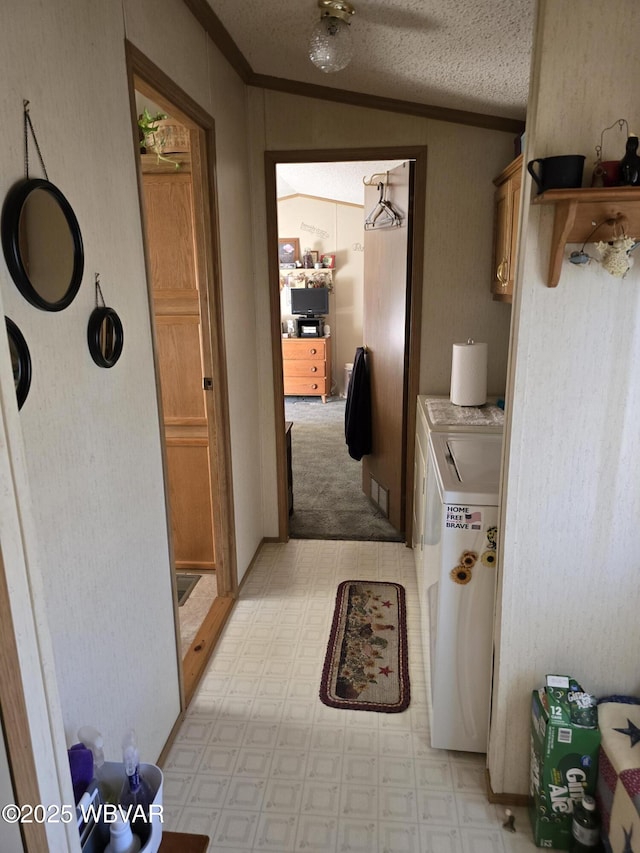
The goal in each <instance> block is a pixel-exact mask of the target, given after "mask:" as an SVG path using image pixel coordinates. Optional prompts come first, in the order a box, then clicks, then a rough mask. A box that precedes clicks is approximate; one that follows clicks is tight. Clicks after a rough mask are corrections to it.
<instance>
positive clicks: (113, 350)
mask: <svg viewBox="0 0 640 853" xmlns="http://www.w3.org/2000/svg"><path fill="white" fill-rule="evenodd" d="M95 285H96V307H95V308H94V309H93V311H92V312H91V316H90V317H89V325H88V327H87V342H88V344H89V352H90V353H91V358H92V359H93V360H94V361H95V363H96V364H97V365H98V367H113V365H114V364H115V363H116V362H117V361H118V359H119V358H120V356H121V355H122V347H123V345H124V332H123V329H122V322H121V321H120V317H118V315H117V314H116V312H115V311H114V310H113V308H108V307H107V306H106V305H105V301H104V296H103V295H102V288H101V287H100V275H99V274H98V273H96V275H95ZM99 301H101V302H102V305H100V304H99Z"/></svg>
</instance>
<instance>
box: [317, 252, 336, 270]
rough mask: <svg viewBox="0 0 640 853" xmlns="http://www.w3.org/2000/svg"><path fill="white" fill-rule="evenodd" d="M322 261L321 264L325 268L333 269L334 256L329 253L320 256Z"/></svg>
mask: <svg viewBox="0 0 640 853" xmlns="http://www.w3.org/2000/svg"><path fill="white" fill-rule="evenodd" d="M320 260H321V262H322V266H323V267H324V268H325V269H328V270H332V269H335V266H336V256H335V255H331V254H325V255H322V256H321V257H320Z"/></svg>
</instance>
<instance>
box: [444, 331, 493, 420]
mask: <svg viewBox="0 0 640 853" xmlns="http://www.w3.org/2000/svg"><path fill="white" fill-rule="evenodd" d="M450 399H451V402H452V403H454V404H455V405H456V406H483V405H484V404H485V403H486V402H487V345H486V344H478V343H475V342H474V341H472V340H469V341H467V343H466V344H454V345H453V354H452V357H451V394H450Z"/></svg>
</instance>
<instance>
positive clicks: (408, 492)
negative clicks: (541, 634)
mask: <svg viewBox="0 0 640 853" xmlns="http://www.w3.org/2000/svg"><path fill="white" fill-rule="evenodd" d="M360 160H414V161H415V172H414V182H413V217H412V233H411V234H409V235H408V239H409V245H410V247H411V248H410V251H409V256H408V259H407V260H408V266H409V269H408V280H409V287H408V294H407V296H408V307H407V333H406V347H405V354H406V355H405V358H406V364H405V382H406V387H407V392H406V407H405V409H406V410H405V413H404V430H403V436H404V438H403V442H404V444H405V452H404V457H405V484H406V485H405V496H404V501H405V540H406V542H407V543H410V542H411V533H412V530H411V527H412V519H411V516H412V510H413V462H414V459H413V457H414V443H413V435H414V433H415V423H416V413H415V404H414V401H415V399H416V397H417V396H418V388H419V383H420V341H421V334H422V288H423V274H424V229H425V222H426V210H425V207H426V199H427V146H425V145H406V146H405V145H398V146H391V147H382V148H329V149H315V150H296V151H265V153H264V163H265V194H266V209H267V245H268V274H269V276H268V278H269V305H270V309H271V353H272V365H273V393H274V416H275V427H276V465H277V471H278V483H277V497H278V539H279V540H280V541H283V542H284V541H286V540H287V538H288V526H289V523H288V519H289V509H288V496H287V468H286V465H287V459H286V442H285V434H284V428H283V424H284V391H283V379H282V345H281V326H280V286H279V278H280V277H279V269H278V255H277V245H278V198H277V193H276V166H277V165H278V164H279V163H326V162H339V161H360Z"/></svg>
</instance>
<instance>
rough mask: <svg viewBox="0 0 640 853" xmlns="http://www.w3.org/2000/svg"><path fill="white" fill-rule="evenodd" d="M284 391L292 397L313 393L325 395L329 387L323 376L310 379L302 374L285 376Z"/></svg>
mask: <svg viewBox="0 0 640 853" xmlns="http://www.w3.org/2000/svg"><path fill="white" fill-rule="evenodd" d="M284 393H285V395H287V394H290V395H291V396H293V397H295V396H298V397H305V396H313V395H315V394H320V395H322V396H325V395H326V394H328V393H329V388H328V387H327V380H326V379H325V378H324V377H320V378H319V379H310V378H306V377H304V376H285V379H284Z"/></svg>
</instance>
